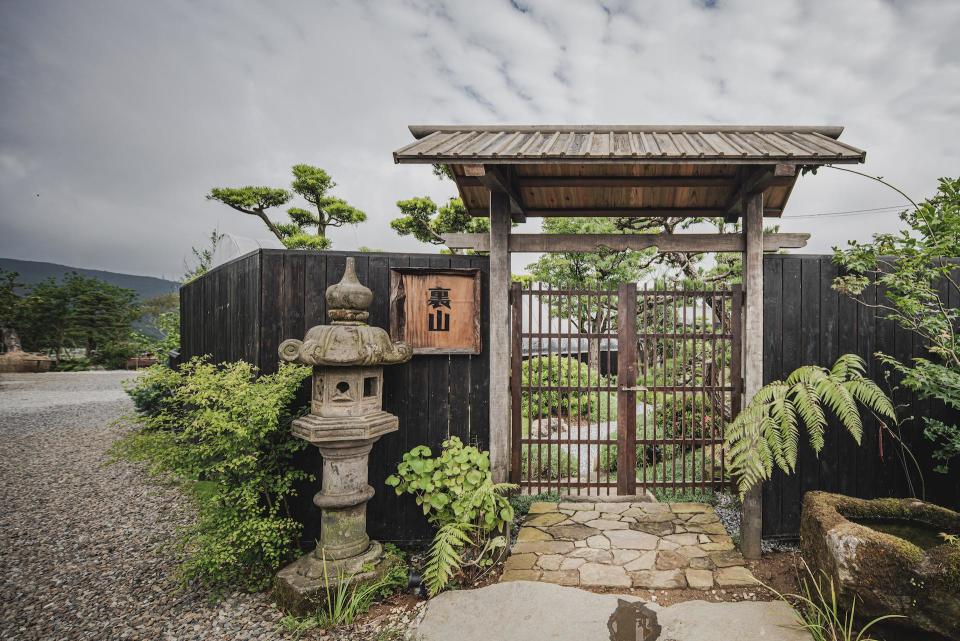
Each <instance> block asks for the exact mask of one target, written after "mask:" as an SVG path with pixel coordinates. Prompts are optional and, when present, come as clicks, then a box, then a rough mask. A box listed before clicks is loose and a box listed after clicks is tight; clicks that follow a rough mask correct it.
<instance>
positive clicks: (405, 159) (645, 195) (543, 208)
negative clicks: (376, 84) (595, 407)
mask: <svg viewBox="0 0 960 641" xmlns="http://www.w3.org/2000/svg"><path fill="white" fill-rule="evenodd" d="M842 131H843V128H842V127H826V126H824V127H801V126H775V127H772V126H716V125H710V126H708V125H657V126H654V125H522V126H514V125H479V126H477V125H415V126H411V127H410V132H411V133H412V134H413V136H414V138H416V141H415V142H413V143H411V144H409V145H407V146H405V147H403V148H401V149H398V150H397V151H395V152H394V154H393V157H394V161H395V162H397V163H440V164H446V165H449V166H450V167H451V169H452V172H453V175H454V179H455V181H456V183H457V188H458V190H459V191H460V195H461V197H462V198H463V201H464V204H465V205H466V206H467V209H468V211H469V212H470V213H471V215H475V216H484V215H487V202H488V190H489V189H490V188H491V187H492V186H497V187H499V188H501V189H503V190H504V191H506V192H507V193H508V194H510V196H511V200H512V203H513V211H514V213H515V214H518V215H524V216H674V215H676V216H721V215H722V216H727V217H736V216H737V215H738V214H739V213H740V212H741V205H742V200H743V198H744V196H746V195H748V194H749V193H756V192H758V191H759V192H763V194H764V215H766V216H779V215H780V213H781V212H782V211H783V208H784V206H785V205H786V202H787V199H788V198H789V195H790V191H791V190H792V188H793V184H794V183H795V181H796V178H797V177H798V176H799V175H800V174H801V173H802V171H803V170H804V169H807V168H815V167H817V166H820V165H826V164H835V163H860V162H863V161H864V159H865V157H866V152H864V151H863V150H861V149H858V148H856V147H853V146H851V145H848V144H846V143H842V142H840V141H839V140H837V138H839V136H840V134H841V132H842ZM483 168H486V169H483Z"/></svg>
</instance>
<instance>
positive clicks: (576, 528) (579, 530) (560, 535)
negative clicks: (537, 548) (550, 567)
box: [521, 523, 600, 541]
mask: <svg viewBox="0 0 960 641" xmlns="http://www.w3.org/2000/svg"><path fill="white" fill-rule="evenodd" d="M521 529H522V528H521ZM543 531H544V532H546V533H548V534H549V535H550V536H551V537H553V538H554V539H560V540H568V541H576V540H578V539H586V538H588V537H591V536H593V535H595V534H599V533H600V531H599V530H597V529H594V528H592V527H587V526H586V525H581V524H579V523H578V524H576V525H554V526H552V527H545V528H543Z"/></svg>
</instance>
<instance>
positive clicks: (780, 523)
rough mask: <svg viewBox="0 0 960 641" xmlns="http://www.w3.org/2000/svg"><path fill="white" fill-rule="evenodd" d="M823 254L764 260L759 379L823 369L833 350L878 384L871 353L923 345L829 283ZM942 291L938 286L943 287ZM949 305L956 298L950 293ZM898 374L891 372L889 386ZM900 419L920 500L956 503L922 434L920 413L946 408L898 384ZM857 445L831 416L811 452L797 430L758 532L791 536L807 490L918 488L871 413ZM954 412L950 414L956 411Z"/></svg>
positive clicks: (903, 353) (953, 483)
mask: <svg viewBox="0 0 960 641" xmlns="http://www.w3.org/2000/svg"><path fill="white" fill-rule="evenodd" d="M838 273H839V272H838V269H837V266H836V265H835V264H834V263H833V260H832V258H831V257H830V256H819V255H797V254H779V255H770V256H766V257H765V258H764V339H763V340H764V382H765V383H767V382H770V381H772V380H776V379H781V380H782V379H783V378H784V377H786V376H787V375H788V374H789V373H790V372H791V371H793V370H794V369H796V368H797V367H799V366H801V365H807V364H816V365H822V366H825V367H829V366H830V365H832V364H833V362H834V361H835V360H836V358H837V356H839V355H840V354H843V353H847V352H852V353H856V354H859V355H860V356H861V357H863V358H864V360H865V361H866V363H867V368H868V370H867V371H868V374H869V375H870V376H871V377H872V378H873V379H874V380H875V381H877V382H878V383H879V384H881V385H882V386H885V385H886V384H885V382H884V371H885V368H884V367H883V366H882V364H881V363H880V362H879V361H878V360H877V359H876V357H875V356H874V354H875V353H876V352H878V351H879V352H884V353H887V354H891V355H893V356H895V357H897V358H898V359H901V360H909V359H910V358H913V357H916V356H923V355H924V352H925V350H924V346H923V345H922V343H921V341H920V340H919V339H917V338H916V337H915V336H914V335H913V334H912V333H910V332H908V331H907V330H904V329H902V328H900V327H899V326H898V325H896V324H895V323H894V322H893V321H891V320H887V319H885V318H884V312H882V311H875V310H874V309H871V308H868V307H865V306H863V305H860V304H858V303H856V302H854V301H852V300H850V299H849V298H847V297H845V296H842V295H840V294H838V293H837V292H835V291H833V289H832V288H831V285H832V282H833V279H834V277H835V276H837V275H838ZM944 291H946V290H945V289H944ZM865 297H866V299H867V300H868V302H883V300H884V293H883V291H882V288H878V287H873V286H871V287H870V288H868V289H867V290H866V292H865ZM948 301H949V304H950V305H951V306H958V305H960V296H958V295H957V294H956V293H955V292H953V293H949V294H948ZM897 380H898V379H897V377H896V376H892V377H891V382H892V384H893V385H896V383H897ZM894 400H895V402H896V403H898V404H901V405H903V407H901V408H900V409H899V411H898V414H899V415H900V416H901V417H912V418H910V419H909V420H906V421H904V423H903V428H902V436H903V439H904V441H905V442H906V443H907V445H908V447H909V448H910V449H911V451H912V452H913V454H914V455H915V456H916V457H917V458H918V459H919V461H920V465H921V467H922V469H923V476H924V479H925V481H926V499H927V500H928V501H932V502H934V503H938V504H941V505H945V506H947V507H951V508H954V509H960V474H957V473H956V471H955V470H954V471H953V473H952V474H950V475H944V474H939V473H936V472H933V471H932V470H933V467H934V465H935V464H936V463H935V462H934V460H933V458H932V456H931V454H932V446H931V444H930V443H929V441H927V440H926V439H924V438H923V433H922V432H923V430H922V428H923V423H922V420H921V418H922V416H924V415H931V416H940V417H944V418H946V417H948V416H949V410H948V409H946V408H944V407H943V406H942V405H938V404H937V403H933V402H928V401H917V400H916V399H915V397H914V395H913V394H912V393H911V392H909V391H908V390H905V389H902V388H901V389H898V390H897V391H896V392H895V394H894ZM864 419H865V420H864V434H863V439H862V441H861V443H860V445H857V444H856V442H855V441H854V440H853V439H852V438H851V437H850V436H849V435H847V434H846V433H845V432H844V431H842V428H840V426H839V424H838V423H837V422H836V420H835V419H831V421H830V427H829V429H828V432H827V438H826V445H825V447H824V450H823V451H822V452H821V454H820V456H819V457H817V456H816V455H815V454H814V452H813V450H812V449H811V448H810V446H809V445H807V437H806V434H803V435H802V437H801V445H800V454H799V457H798V462H797V470H796V473H795V474H794V475H792V476H786V475H783V474H781V473H779V472H776V473H775V474H774V476H773V479H772V481H771V482H769V483H767V484H766V487H765V488H764V492H763V499H764V501H763V535H764V536H765V537H785V538H792V537H796V536H797V535H798V533H799V529H800V505H801V500H802V496H803V493H804V492H806V491H808V490H825V491H831V492H843V493H845V494H850V495H852V496H859V497H863V498H876V497H888V496H901V497H902V496H910V495H911V491H910V483H909V482H908V481H909V480H912V482H913V483H912V485H913V488H914V490H915V491H916V492H917V493H919V491H920V487H919V483H918V482H917V479H916V472H915V470H914V469H912V468H911V469H910V470H909V474H911V475H912V476H911V477H908V472H907V471H905V468H904V463H903V460H902V459H901V454H900V452H899V451H898V446H897V444H896V442H895V441H894V440H893V439H892V438H891V437H890V436H889V435H886V434H883V435H881V433H880V428H879V426H878V424H877V421H876V420H874V418H873V417H872V416H864ZM954 420H955V418H954Z"/></svg>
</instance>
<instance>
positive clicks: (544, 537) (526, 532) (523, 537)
mask: <svg viewBox="0 0 960 641" xmlns="http://www.w3.org/2000/svg"><path fill="white" fill-rule="evenodd" d="M552 540H553V537H552V536H551V535H549V534H547V533H546V532H544V531H543V530H538V529H537V528H535V527H522V528H520V533H519V534H517V542H519V543H523V542H525V541H552Z"/></svg>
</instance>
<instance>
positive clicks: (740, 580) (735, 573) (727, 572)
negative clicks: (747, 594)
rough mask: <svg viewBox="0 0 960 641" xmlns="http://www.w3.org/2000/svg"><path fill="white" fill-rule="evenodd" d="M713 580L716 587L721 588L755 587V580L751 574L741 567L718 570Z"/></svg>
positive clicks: (735, 566)
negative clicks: (715, 581) (715, 582)
mask: <svg viewBox="0 0 960 641" xmlns="http://www.w3.org/2000/svg"><path fill="white" fill-rule="evenodd" d="M715 578H716V580H717V585H719V586H720V587H722V588H730V587H740V586H749V585H757V580H756V579H755V578H754V577H753V574H752V573H751V572H750V570H748V569H747V568H745V567H743V566H742V565H734V566H730V567H728V568H720V569H719V570H717V572H716V577H715Z"/></svg>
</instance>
